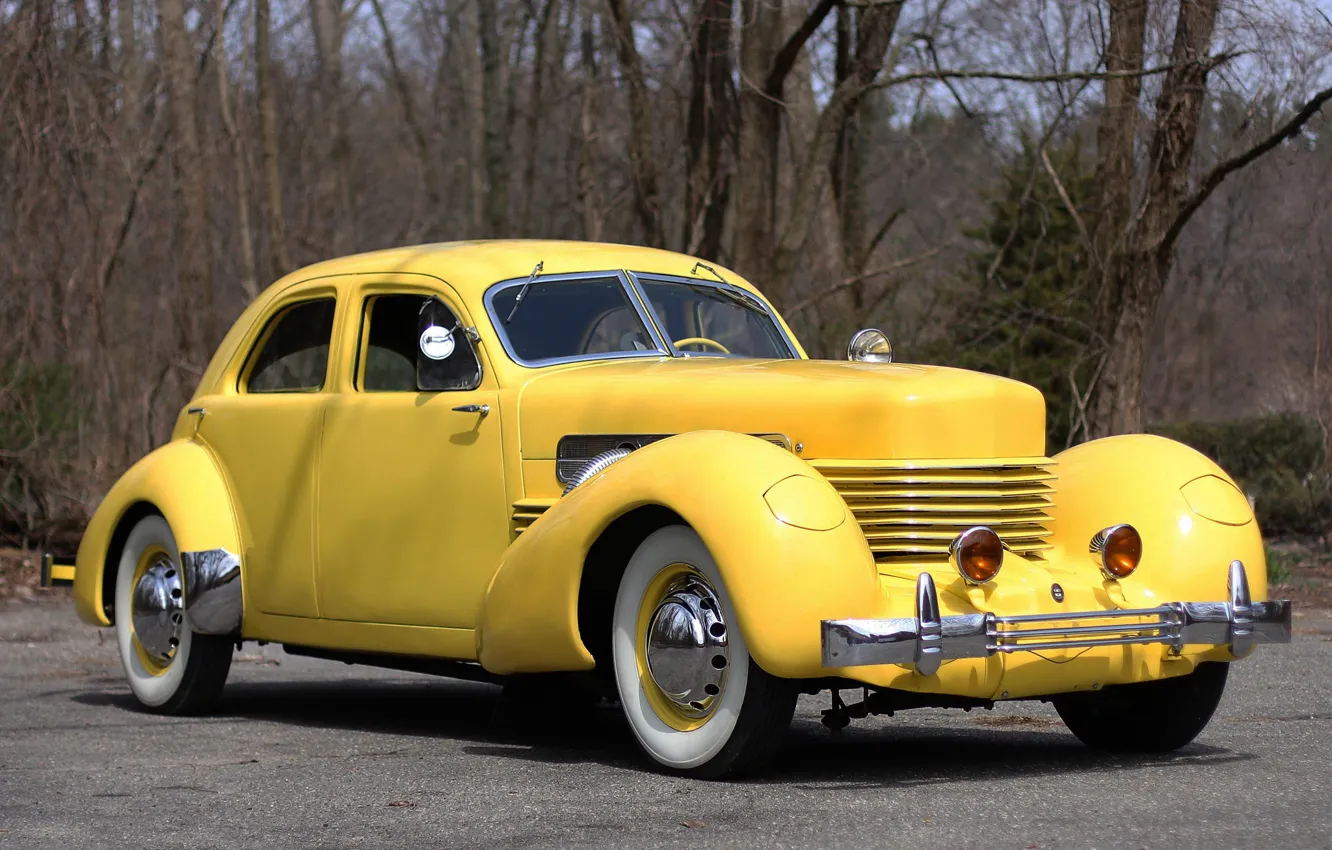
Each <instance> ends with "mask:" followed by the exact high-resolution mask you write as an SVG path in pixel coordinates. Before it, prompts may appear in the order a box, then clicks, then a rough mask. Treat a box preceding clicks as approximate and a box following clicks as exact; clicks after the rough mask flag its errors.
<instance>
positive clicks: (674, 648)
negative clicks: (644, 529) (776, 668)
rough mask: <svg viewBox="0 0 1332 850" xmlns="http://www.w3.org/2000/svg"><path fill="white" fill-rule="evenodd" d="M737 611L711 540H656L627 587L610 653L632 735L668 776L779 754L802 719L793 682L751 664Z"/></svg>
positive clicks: (685, 532) (687, 536)
mask: <svg viewBox="0 0 1332 850" xmlns="http://www.w3.org/2000/svg"><path fill="white" fill-rule="evenodd" d="M735 623H736V616H735V608H734V606H733V605H732V604H731V600H730V597H729V596H728V595H727V592H726V586H725V584H724V582H723V581H722V576H721V572H720V571H719V570H718V569H717V565H716V563H715V562H714V561H713V560H712V556H711V555H710V554H709V553H708V549H707V547H706V546H705V545H704V544H703V541H702V539H700V538H699V536H698V535H697V534H696V533H695V532H694V531H693V529H691V528H688V527H686V526H680V525H674V526H668V527H666V528H663V529H659V530H658V531H655V532H653V533H652V534H651V535H649V536H648V537H647V539H645V540H644V541H643V543H642V544H641V545H639V547H638V549H637V551H635V552H634V555H633V557H632V558H630V560H629V565H628V567H626V569H625V572H624V576H623V578H622V579H621V580H620V588H619V592H618V593H617V595H616V599H615V613H614V621H613V625H612V637H611V646H612V654H613V658H614V671H615V680H616V686H617V688H618V690H619V694H620V702H621V703H622V704H623V706H624V712H625V715H626V717H627V718H628V720H629V726H630V728H631V729H632V730H633V732H634V736H635V737H636V738H637V739H638V743H639V745H640V746H642V748H643V750H644V751H645V752H646V753H647V754H648V755H649V756H651V757H652V758H653V759H654V760H655V761H656V762H657V763H658V764H659V765H661V766H662V767H663V768H665V769H667V770H669V771H672V772H675V773H680V774H687V775H691V776H698V777H702V778H717V777H721V776H726V775H733V774H737V773H741V772H745V771H752V770H755V769H757V768H759V767H761V766H762V765H763V764H765V763H766V762H767V761H768V760H769V759H770V758H771V757H772V756H773V754H774V753H775V751H776V749H777V747H778V746H779V745H780V744H781V740H782V738H783V737H785V735H786V731H787V729H788V728H789V727H790V725H791V716H792V714H793V713H794V711H795V702H796V696H797V693H796V688H795V685H794V683H793V682H789V681H787V680H784V679H778V678H776V677H775V676H770V675H769V674H767V673H766V672H764V671H763V670H762V669H761V668H760V667H759V666H758V665H757V664H755V663H754V661H753V660H752V659H751V658H750V657H749V652H748V650H747V648H746V646H745V641H744V637H743V636H742V635H741V634H740V629H739V628H738V627H736V626H735Z"/></svg>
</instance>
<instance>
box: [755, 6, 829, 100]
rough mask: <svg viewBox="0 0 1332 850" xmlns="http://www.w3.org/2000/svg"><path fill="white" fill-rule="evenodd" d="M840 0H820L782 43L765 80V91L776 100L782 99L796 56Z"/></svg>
mask: <svg viewBox="0 0 1332 850" xmlns="http://www.w3.org/2000/svg"><path fill="white" fill-rule="evenodd" d="M837 2H838V0H819V3H818V5H817V6H815V7H814V8H813V9H810V10H809V14H808V15H806V16H805V20H803V21H801V22H800V26H799V27H798V28H797V29H796V31H795V32H793V33H791V37H790V38H788V39H787V40H786V43H785V44H783V45H782V49H781V50H778V51H777V55H776V56H774V57H773V59H772V68H771V69H769V71H768V78H767V79H766V80H764V81H763V93H764V94H766V95H767V96H768V97H771V98H774V99H776V100H781V99H782V89H783V88H784V87H785V85H786V75H787V74H789V73H791V68H792V67H793V66H794V65H795V61H796V57H798V56H799V55H800V51H801V49H802V48H803V47H804V46H805V42H806V41H809V37H810V36H811V35H813V34H814V31H815V30H817V29H818V28H819V25H820V24H822V23H823V19H824V18H826V17H828V13H829V12H831V11H832V10H833V7H834V6H836V5H837Z"/></svg>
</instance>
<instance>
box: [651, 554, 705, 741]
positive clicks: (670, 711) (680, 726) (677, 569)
mask: <svg viewBox="0 0 1332 850" xmlns="http://www.w3.org/2000/svg"><path fill="white" fill-rule="evenodd" d="M686 576H693V577H697V579H698V580H700V581H702V582H703V583H704V584H706V583H707V582H706V579H705V578H704V576H703V575H702V573H700V572H699V571H698V570H697V569H695V568H694V567H693V566H691V565H689V564H684V563H675V564H671V565H670V566H668V567H666V568H665V569H663V570H662V571H661V572H659V573H657V574H656V575H655V576H654V577H653V578H652V581H650V582H648V585H647V588H645V589H644V591H643V598H642V600H640V602H639V604H638V622H637V627H636V629H635V631H634V654H635V656H636V659H637V663H638V681H639V684H640V685H641V686H642V688H643V695H644V696H646V697H647V701H648V705H650V706H651V707H652V711H653V713H654V714H656V715H657V717H658V718H659V719H660V720H661V722H662V723H665V724H666V725H667V726H669V727H671V728H672V729H675V730H677V731H680V732H692V731H693V730H695V729H698V728H700V727H702V726H703V725H704V724H705V723H707V722H708V721H709V720H711V719H712V717H713V714H712V713H709V714H707V715H706V716H703V717H691V716H690V715H688V714H686V713H685V712H684V711H682V710H681V708H680V707H679V706H678V705H676V703H675V702H674V701H673V700H672V699H671V698H670V697H669V696H668V695H667V694H666V692H665V691H663V690H662V689H661V687H660V686H658V685H657V681H656V679H654V678H653V676H652V671H651V669H650V668H649V667H648V656H647V645H648V629H649V627H650V626H651V624H652V617H653V615H654V614H655V613H656V611H657V607H658V606H659V605H660V604H661V602H662V601H663V599H664V598H665V597H666V595H667V593H668V590H669V588H670V587H671V586H672V585H673V584H675V583H676V582H677V581H678V580H679V579H681V578H683V577H686Z"/></svg>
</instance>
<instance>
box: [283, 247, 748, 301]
mask: <svg viewBox="0 0 1332 850" xmlns="http://www.w3.org/2000/svg"><path fill="white" fill-rule="evenodd" d="M698 262H699V261H698V259H697V258H695V257H690V256H686V255H684V254H677V253H675V252H673V251H663V250H660V249H657V248H642V247H638V246H634V245H616V244H612V243H604V242H565V241H557V240H538V239H493V240H481V241H472V242H437V243H433V244H428V245H413V246H408V247H404V248H391V249H388V250H384V251H372V252H369V253H366V254H354V255H352V256H349V257H340V258H338V259H335V260H325V261H323V262H320V263H315V264H314V265H310V266H306V267H305V268H302V269H298V270H297V271H294V272H292V273H291V274H289V275H287V276H286V277H284V278H283V279H282V280H279V281H278V282H277V283H275V284H273V286H272V287H270V293H266V294H271V292H272V291H277V290H282V289H286V288H287V287H289V286H291V285H293V284H296V283H300V282H304V281H309V280H311V279H314V278H321V277H330V276H334V275H348V274H428V275H433V276H434V277H438V278H440V279H442V280H444V281H446V282H447V283H448V284H449V285H450V286H452V287H453V288H454V289H455V290H457V292H458V294H459V295H460V296H462V297H463V298H464V299H465V300H467V301H469V302H472V303H473V304H476V303H479V299H480V297H481V295H482V293H484V292H485V290H486V289H487V288H489V287H490V286H491V285H492V284H495V283H497V282H499V281H502V280H510V279H513V278H522V277H527V276H528V275H530V274H531V273H532V269H533V268H535V267H536V264H537V263H542V264H543V265H542V272H541V273H542V274H543V275H555V274H571V273H576V272H593V271H613V270H619V269H627V270H629V271H637V272H654V273H657V274H670V275H679V276H681V277H688V276H690V275H691V272H692V273H693V276H695V277H698V278H700V279H704V280H715V278H714V277H713V276H712V275H711V274H709V272H707V271H706V270H704V269H699V270H697V271H694V269H695V266H696V264H697V263H698ZM712 267H713V268H715V269H716V270H717V271H718V273H720V274H721V275H722V276H723V278H724V279H725V281H726V282H727V283H730V284H733V285H735V286H739V287H743V288H744V289H746V290H749V291H751V292H754V291H755V290H754V288H753V287H752V286H751V285H750V284H749V283H747V282H746V281H744V280H742V279H741V278H740V277H739V275H736V274H735V273H734V272H731V271H729V270H728V269H723V268H721V267H719V266H716V265H715V264H712Z"/></svg>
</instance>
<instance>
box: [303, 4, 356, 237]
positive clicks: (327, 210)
mask: <svg viewBox="0 0 1332 850" xmlns="http://www.w3.org/2000/svg"><path fill="white" fill-rule="evenodd" d="M310 20H311V24H312V27H313V29H314V42H315V57H316V59H317V60H318V64H319V100H320V104H319V105H320V109H321V111H322V113H323V114H322V117H323V124H324V128H323V132H324V134H325V136H326V138H327V139H328V142H329V166H328V167H327V168H325V169H324V170H323V173H322V178H321V179H320V181H319V186H318V190H317V198H318V204H317V206H318V209H319V211H320V217H321V218H322V219H323V224H324V227H325V228H326V230H327V232H328V234H329V236H328V240H329V243H330V249H331V250H332V252H333V253H334V254H345V253H348V252H349V251H350V250H351V247H352V245H353V233H352V221H351V219H352V209H353V208H352V198H351V138H350V135H349V133H348V128H347V109H346V104H345V103H344V102H343V91H342V42H343V36H344V35H345V33H346V23H345V21H344V20H343V12H342V2H341V0H310Z"/></svg>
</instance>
